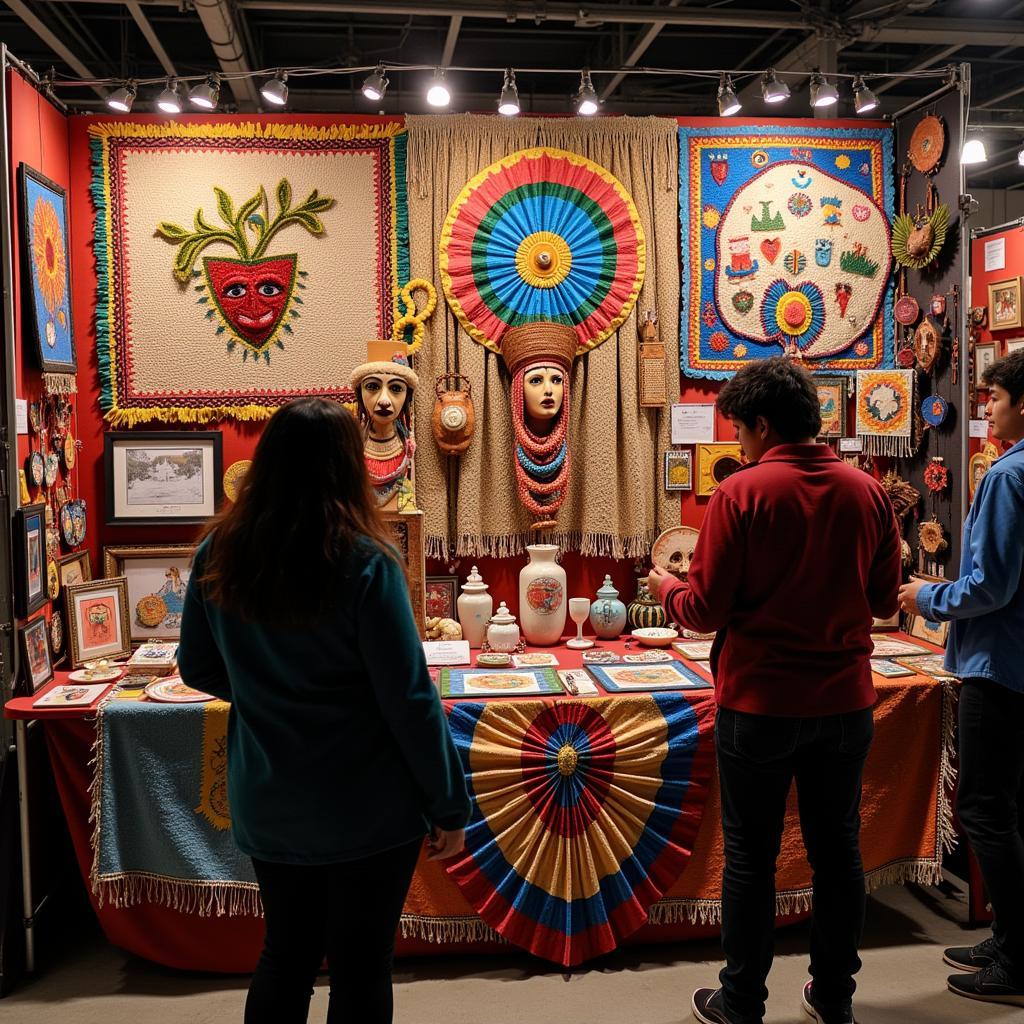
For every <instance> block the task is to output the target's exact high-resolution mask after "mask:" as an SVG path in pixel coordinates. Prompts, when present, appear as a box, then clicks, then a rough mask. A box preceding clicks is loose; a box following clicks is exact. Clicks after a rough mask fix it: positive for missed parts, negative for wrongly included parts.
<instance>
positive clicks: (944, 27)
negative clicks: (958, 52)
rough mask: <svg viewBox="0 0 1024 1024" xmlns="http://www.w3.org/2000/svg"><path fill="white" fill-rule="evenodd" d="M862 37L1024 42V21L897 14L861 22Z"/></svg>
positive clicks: (943, 43) (945, 42)
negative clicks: (875, 23) (889, 18)
mask: <svg viewBox="0 0 1024 1024" xmlns="http://www.w3.org/2000/svg"><path fill="white" fill-rule="evenodd" d="M858 37H859V38H860V39H862V40H865V41H866V42H870V43H918V44H924V45H927V46H948V45H949V41H950V39H959V40H961V43H962V45H964V46H991V47H995V48H997V49H1002V48H1003V47H1004V46H1024V21H1012V20H1010V19H1009V18H1003V19H991V20H989V19H984V18H914V17H909V18H893V19H892V21H890V22H887V23H886V24H884V25H880V26H878V27H877V28H875V27H874V26H872V25H869V24H867V23H863V24H861V26H860V28H859V31H858Z"/></svg>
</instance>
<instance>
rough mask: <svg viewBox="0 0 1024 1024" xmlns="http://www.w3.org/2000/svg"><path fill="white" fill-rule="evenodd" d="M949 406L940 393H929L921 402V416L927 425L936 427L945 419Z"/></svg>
mask: <svg viewBox="0 0 1024 1024" xmlns="http://www.w3.org/2000/svg"><path fill="white" fill-rule="evenodd" d="M948 412H949V406H948V405H947V404H946V400H945V399H944V398H943V397H942V395H929V396H928V397H927V398H926V399H925V400H924V401H923V402H922V403H921V418H922V419H923V420H924V421H925V423H927V424H928V426H929V427H938V426H940V425H941V424H942V422H943V421H944V420H945V418H946V415H947V414H948Z"/></svg>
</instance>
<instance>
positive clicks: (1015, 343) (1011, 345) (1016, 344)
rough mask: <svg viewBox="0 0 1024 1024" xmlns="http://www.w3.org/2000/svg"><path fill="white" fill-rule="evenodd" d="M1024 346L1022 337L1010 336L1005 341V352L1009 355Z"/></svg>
mask: <svg viewBox="0 0 1024 1024" xmlns="http://www.w3.org/2000/svg"><path fill="white" fill-rule="evenodd" d="M1022 348H1024V338H1011V339H1010V340H1009V341H1008V342H1007V343H1006V354H1007V355H1011V354H1012V353H1014V352H1019V351H1020V350H1021V349H1022Z"/></svg>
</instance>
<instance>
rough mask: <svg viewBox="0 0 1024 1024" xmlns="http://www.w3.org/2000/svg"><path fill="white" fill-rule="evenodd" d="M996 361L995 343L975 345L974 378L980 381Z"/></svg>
mask: <svg viewBox="0 0 1024 1024" xmlns="http://www.w3.org/2000/svg"><path fill="white" fill-rule="evenodd" d="M995 361H996V346H995V343H991V344H987V345H975V346H974V379H975V380H976V381H978V382H979V383H980V381H981V375H982V374H983V373H984V372H985V371H986V370H987V369H988V368H989V367H990V366H991V365H992V364H993V363H994V362H995Z"/></svg>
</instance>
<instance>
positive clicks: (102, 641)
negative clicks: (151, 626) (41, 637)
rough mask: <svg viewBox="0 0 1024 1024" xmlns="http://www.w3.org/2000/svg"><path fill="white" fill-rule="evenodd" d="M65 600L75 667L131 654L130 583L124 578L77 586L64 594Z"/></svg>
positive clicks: (72, 662) (70, 646)
mask: <svg viewBox="0 0 1024 1024" xmlns="http://www.w3.org/2000/svg"><path fill="white" fill-rule="evenodd" d="M64 600H65V601H66V603H67V623H68V650H69V651H70V654H71V667H72V668H79V667H81V666H82V665H84V664H85V663H86V662H87V661H96V660H98V659H100V658H105V659H107V660H112V659H115V658H126V657H127V656H128V655H129V654H131V651H132V641H131V632H130V627H129V619H128V581H127V580H126V579H125V578H124V577H123V576H117V577H114V578H113V579H102V580H91V581H89V582H88V583H75V584H73V585H72V586H70V587H68V588H67V590H65V591H64Z"/></svg>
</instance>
